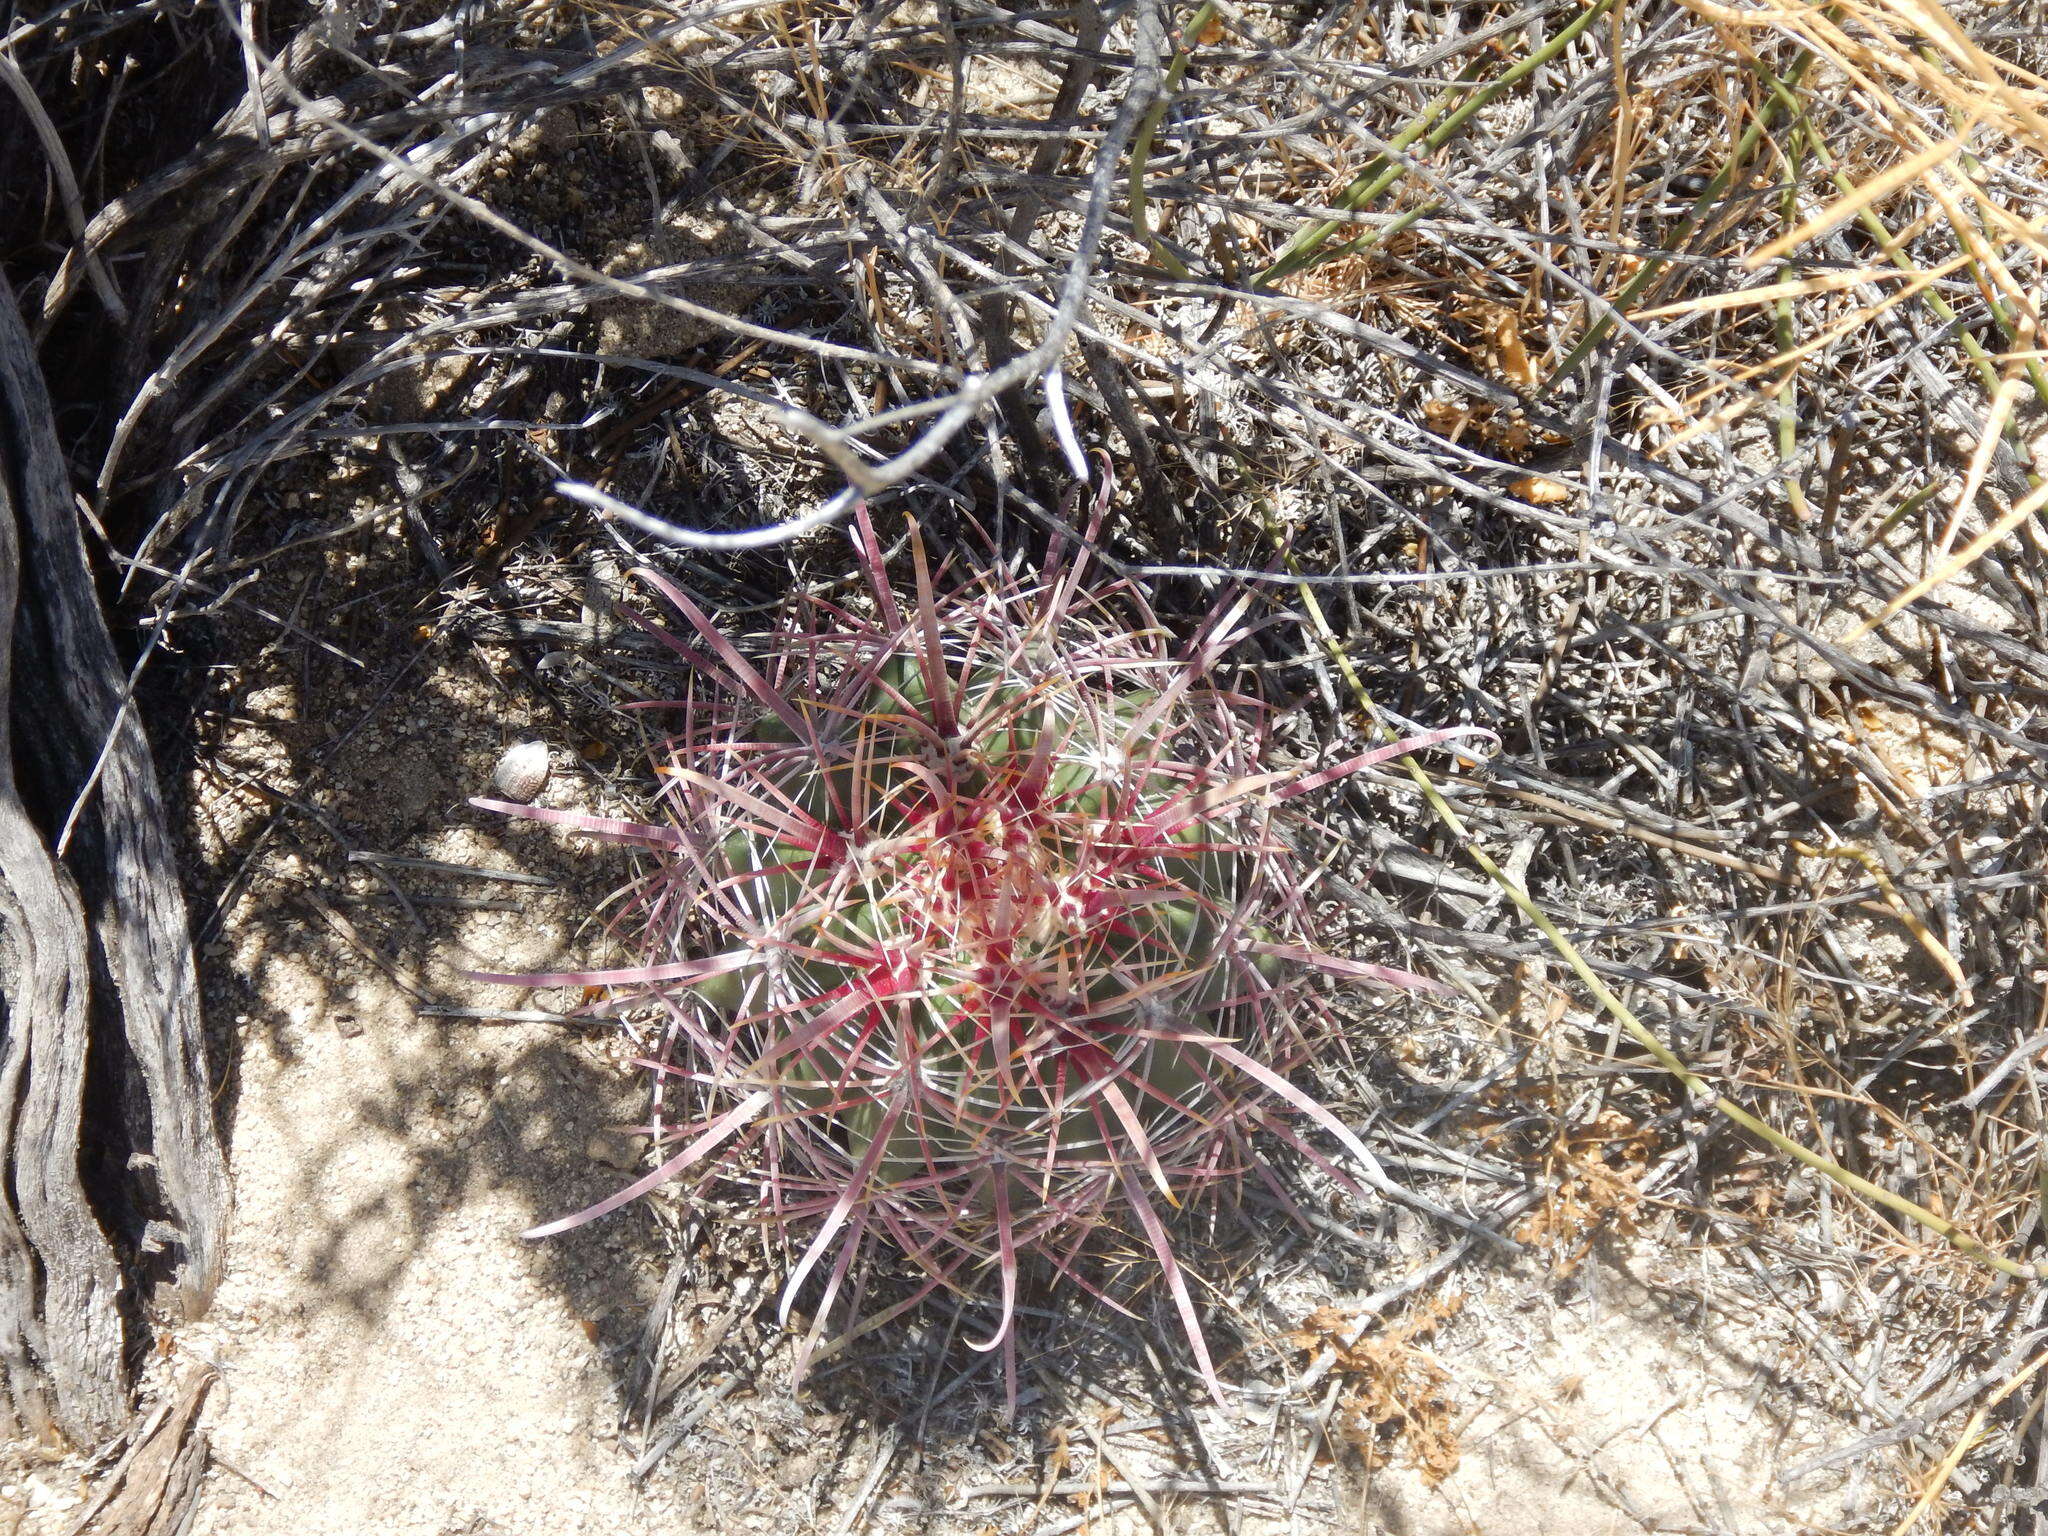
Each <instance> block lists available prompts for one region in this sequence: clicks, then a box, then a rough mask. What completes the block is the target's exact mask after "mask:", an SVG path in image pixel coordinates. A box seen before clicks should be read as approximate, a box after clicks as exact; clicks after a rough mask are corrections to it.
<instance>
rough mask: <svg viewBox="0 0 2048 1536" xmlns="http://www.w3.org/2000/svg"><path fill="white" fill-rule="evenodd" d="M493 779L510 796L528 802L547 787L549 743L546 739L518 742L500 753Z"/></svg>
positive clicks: (522, 802) (507, 797) (500, 789)
mask: <svg viewBox="0 0 2048 1536" xmlns="http://www.w3.org/2000/svg"><path fill="white" fill-rule="evenodd" d="M491 782H492V783H493V784H494V785H496V786H497V789H498V793H499V794H501V795H503V796H504V797H505V798H506V799H507V800H516V801H518V802H519V803H520V804H521V805H524V804H526V803H527V802H528V801H530V800H532V799H533V798H534V796H536V795H538V794H539V793H540V792H541V791H542V790H543V789H545V788H546V787H547V782H548V744H547V743H546V742H544V741H519V742H514V743H513V744H512V745H511V746H509V747H507V748H506V749H505V751H504V753H503V755H502V756H500V757H499V759H498V767H497V771H496V772H494V773H493V774H492V775H491Z"/></svg>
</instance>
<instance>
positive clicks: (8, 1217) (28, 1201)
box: [0, 278, 228, 1443]
mask: <svg viewBox="0 0 2048 1536" xmlns="http://www.w3.org/2000/svg"><path fill="white" fill-rule="evenodd" d="M0 699H4V700H5V702H6V708H5V709H4V710H0V1168H4V1172H5V1179H4V1183H0V1371H4V1374H5V1376H6V1385H7V1388H8V1392H9V1395H10V1396H11V1398H12V1400H13V1405H14V1408H15V1410H16V1412H17V1414H18V1415H19V1416H20V1418H21V1420H22V1422H23V1424H24V1426H25V1427H27V1428H28V1429H30V1430H31V1431H33V1432H36V1433H38V1434H48V1433H49V1432H50V1431H51V1430H53V1429H54V1430H56V1431H58V1432H61V1433H62V1434H64V1435H67V1436H69V1437H70V1438H71V1439H73V1440H75V1441H78V1442H81V1443H90V1442H93V1441H96V1440H98V1439H100V1438H102V1437H103V1436H104V1435H106V1434H107V1433H109V1432H110V1431H112V1430H113V1429H114V1428H116V1427H117V1426H118V1425H119V1424H120V1423H121V1422H122V1420H123V1419H124V1418H125V1415H126V1411H127V1363H126V1359H125V1349H124V1332H123V1321H122V1309H121V1307H120V1306H119V1305H118V1304H117V1303H118V1302H119V1298H120V1291H121V1288H122V1286H123V1285H124V1284H125V1283H127V1279H126V1276H125V1275H124V1269H123V1262H122V1261H123V1259H124V1258H125V1259H127V1260H129V1261H131V1262H132V1261H133V1260H135V1259H137V1258H138V1257H140V1256H141V1254H142V1253H143V1252H144V1251H155V1250H163V1249H175V1250H176V1254H177V1263H176V1269H175V1277H174V1282H173V1290H174V1293H175V1298H176V1301H177V1303H178V1304H179V1306H180V1307H181V1309H182V1310H183V1311H184V1312H185V1313H186V1314H187V1315H188V1316H189V1315H196V1314H197V1313H198V1312H200V1311H202V1310H203V1309H204V1308H205V1306H206V1304H207V1302H208V1301H209V1300H210V1299H211V1297H212V1294H213V1290H214V1287H215V1285H216V1284H217V1283H218V1281H219V1276H220V1264H221V1251H220V1240H221V1233H222V1230H223V1228H224V1225H225V1221H226V1216H227V1207H228V1185H227V1171H226V1165H225V1162H224V1160H223V1158H222V1155H221V1149H220V1142H219V1139H218V1136H217V1134H216V1132H215V1128H214V1124H213V1116H212V1109H211V1104H212V1092H211V1084H210V1080H209V1073H208V1071H207V1067H206V1052H205V1042H204V1038H203V1035H202V1033H201V1029H200V1018H199V1004H198V983H197V978H196V973H195V970H194V966H193V957H192V944H191V938H190V933H189V929H188V927H187V924H186V916H185V903H184V897H183V894H182V891H181V889H180V886H179V883H178V879H177V869H176V865H175V861H174V858H173V854H172V848H171V842H170V837H169V834H168V832H167V831H166V828H165V823H164V817H163V805H162V799H161V796H160V794H159V791H158V786H157V778H156V769H155V766H154V764H153V763H152V761H151V759H150V755H149V748H148V744H147V742H146V741H145V740H144V738H143V734H142V730H141V727H140V726H139V725H138V723H137V722H136V719H135V716H134V710H133V705H132V702H131V701H129V698H128V685H127V678H126V677H125V675H124V673H123V671H122V669H121V667H120V664H119V661H118V658H117V656H116V654H115V651H114V647H113V643H112V641H111V639H110V638H109V635H108V632H107V628H106V624H105V621H104V619H103V617H102V615H101V612H100V607H99V600H98V595H97V593H96V592H95V590H94V588H93V583H92V576H91V573H90V570H89V569H88V567H87V564H86V559H85V548H84V543H83V540H82V538H81V536H80V532H79V525H78V515H77V510H76V506H75V503H74V501H73V498H72V493H71V488H70V477H69V475H68V473H67V470H66V466H65V461H64V458H63V454H62V450H61V448H60V447H59V444H58V439H57V434H56V429H55V425H54V423H53V421H52V419H51V413H50V402H49V396H48V393H47V392H46V390H45V389H44V386H43V380H42V374H41V371H40V368H39V366H38V364H37V361H36V357H35V353H34V351H33V349H32V347H31V345H30V341H29V336H28V332H27V331H26V329H25V328H24V327H23V325H22V323H21V317H20V314H19V311H18V310H17V309H16V307H15V302H14V295H13V292H12V290H11V289H10V288H9V287H8V285H7V283H6V281H5V279H4V278H0ZM74 806H77V807H79V809H78V811H77V813H76V815H75V818H74V815H73V808H74ZM74 819H75V822H76V825H75V827H74V828H73V830H72V832H71V836H70V839H69V841H68V843H67V844H66V845H65V846H64V847H63V848H62V849H61V850H56V848H55V845H56V842H57V839H58V838H59V837H60V835H61V833H62V829H63V827H64V826H65V824H66V822H67V821H71V820H74ZM95 1052H98V1053H103V1054H102V1055H101V1057H100V1058H99V1059H98V1060H96V1061H95V1060H94V1059H93V1053H95ZM89 1061H93V1065H94V1069H95V1072H96V1073H98V1074H100V1075H102V1076H103V1077H104V1079H105V1080H106V1081H107V1082H109V1083H110V1084H112V1085H113V1086H114V1091H113V1092H112V1093H109V1094H100V1095H95V1097H94V1100H93V1102H94V1105H95V1106H96V1107H97V1106H100V1105H101V1102H102V1101H103V1100H104V1101H105V1105H106V1106H107V1107H105V1108H101V1109H99V1116H98V1117H97V1118H104V1117H107V1116H111V1117H113V1119H114V1121H115V1123H111V1124H107V1123H96V1117H89V1116H88V1113H87V1103H86V1094H85V1086H86V1073H87V1066H88V1062H89ZM109 1145H112V1146H125V1147H128V1148H130V1149H132V1154H131V1155H130V1156H129V1157H128V1158H127V1159H126V1164H125V1166H120V1167H117V1168H116V1169H115V1170H114V1174H115V1177H116V1178H117V1179H119V1180H121V1181H122V1184H123V1187H120V1188H113V1189H108V1188H95V1189H93V1190H92V1191H91V1192H90V1195H89V1194H88V1190H87V1188H86V1181H85V1178H84V1176H83V1174H82V1172H81V1167H82V1161H81V1155H82V1153H84V1152H86V1151H88V1150H91V1149H93V1148H96V1147H105V1146H109ZM109 1210H120V1211H122V1212H124V1213H145V1214H147V1215H148V1216H149V1218H150V1219H149V1220H148V1222H147V1226H146V1229H145V1230H144V1231H143V1232H139V1233H138V1232H134V1231H124V1232H122V1233H120V1234H118V1243H117V1237H116V1236H110V1234H109V1232H108V1230H107V1229H106V1226H105V1224H104V1222H103V1218H102V1214H101V1213H103V1212H106V1211H109ZM117 1246H118V1248H119V1249H120V1250H122V1251H118V1252H117Z"/></svg>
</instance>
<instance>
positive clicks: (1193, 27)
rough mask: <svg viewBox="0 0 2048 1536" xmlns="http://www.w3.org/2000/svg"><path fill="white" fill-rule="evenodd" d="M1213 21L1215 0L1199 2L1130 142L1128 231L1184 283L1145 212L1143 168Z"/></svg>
mask: <svg viewBox="0 0 2048 1536" xmlns="http://www.w3.org/2000/svg"><path fill="white" fill-rule="evenodd" d="M1215 19H1216V0H1202V3H1201V5H1199V6H1198V7H1196V9H1195V14H1194V15H1192V16H1190V17H1189V18H1188V24H1187V25H1186V26H1185V27H1183V28H1181V32H1180V37H1179V38H1178V40H1176V41H1175V43H1174V45H1173V62H1171V63H1170V64H1168V65H1167V66H1166V88H1165V89H1164V90H1163V91H1161V92H1160V93H1159V99H1158V100H1157V101H1155V102H1153V103H1152V106H1151V109H1150V110H1149V111H1147V112H1146V114H1145V120H1144V121H1143V122H1141V123H1140V124H1138V131H1137V134H1136V135H1135V136H1134V137H1133V138H1132V140H1131V195H1130V216H1131V229H1132V231H1133V232H1134V233H1136V235H1137V237H1138V238H1139V239H1140V240H1142V241H1144V242H1145V244H1146V245H1147V246H1148V247H1150V249H1151V251H1152V256H1153V259H1154V260H1156V261H1157V262H1158V263H1159V264H1160V265H1161V266H1162V267H1164V268H1166V270H1167V271H1168V272H1171V273H1172V274H1173V275H1174V276H1175V277H1177V278H1179V279H1180V280H1181V281H1183V282H1185V281H1187V279H1188V277H1189V276H1190V274H1189V272H1188V269H1187V266H1186V264H1185V263H1184V262H1182V261H1181V259H1180V258H1179V257H1178V256H1176V255H1174V254H1173V252H1172V251H1170V250H1168V249H1167V248H1166V245H1165V243H1164V242H1163V241H1161V240H1160V239H1159V238H1158V237H1157V236H1156V235H1154V234H1153V233H1152V224H1151V220H1150V218H1149V216H1148V215H1147V214H1146V212H1145V166H1146V163H1147V162H1148V161H1149V160H1150V159H1151V158H1152V139H1153V136H1154V135H1156V134H1157V133H1158V132H1159V125H1160V124H1161V123H1163V122H1165V121H1166V109H1167V108H1168V107H1170V106H1172V105H1173V98H1174V97H1175V96H1176V95H1178V94H1179V92H1180V86H1181V81H1183V80H1185V79H1186V78H1187V73H1188V52H1189V45H1190V44H1191V43H1192V42H1193V41H1194V40H1196V39H1198V38H1200V37H1201V35H1202V33H1203V32H1204V31H1205V30H1207V28H1208V26H1209V23H1210V22H1212V21H1214V20H1215Z"/></svg>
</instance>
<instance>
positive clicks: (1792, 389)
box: [1773, 143, 1806, 521]
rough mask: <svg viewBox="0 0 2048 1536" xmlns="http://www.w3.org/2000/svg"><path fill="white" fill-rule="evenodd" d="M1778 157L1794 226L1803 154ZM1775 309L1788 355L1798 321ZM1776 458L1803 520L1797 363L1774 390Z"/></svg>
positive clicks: (1786, 213)
mask: <svg viewBox="0 0 2048 1536" xmlns="http://www.w3.org/2000/svg"><path fill="white" fill-rule="evenodd" d="M1779 159H1780V160H1781V162H1782V163H1783V164H1784V167H1785V199H1784V205H1783V209H1782V217H1783V218H1784V220H1785V227H1786V228H1787V229H1788V230H1789V229H1796V228H1797V227H1798V224H1799V184H1800V180H1801V176H1800V172H1801V169H1802V165H1803V156H1802V155H1801V154H1800V153H1799V149H1798V147H1797V144H1796V143H1795V145H1794V147H1793V148H1792V149H1791V150H1790V151H1789V152H1787V153H1785V154H1781V155H1780V156H1779ZM1796 275H1797V268H1796V267H1795V266H1794V264H1793V262H1792V260H1791V258H1790V257H1789V256H1788V257H1787V258H1786V259H1785V260H1784V261H1783V262H1781V263H1779V266H1778V276H1779V278H1780V279H1781V280H1789V279H1791V278H1792V277H1794V276H1796ZM1773 309H1774V310H1775V312H1776V330H1777V339H1778V351H1779V353H1780V354H1781V355H1783V356H1786V357H1789V356H1791V355H1792V353H1794V352H1796V351H1797V350H1798V349H1799V324H1798V318H1797V311H1796V309H1795V307H1794V305H1793V302H1792V300H1791V299H1789V298H1781V299H1779V300H1778V301H1777V303H1776V304H1775V305H1774V306H1773ZM1777 406H1778V461H1779V462H1780V463H1782V464H1784V465H1786V466H1787V469H1786V471H1785V500H1786V502H1787V504H1788V505H1789V506H1790V507H1791V508H1792V515H1793V516H1794V517H1796V518H1799V519H1800V520H1802V521H1804V519H1805V517H1806V491H1805V489H1804V488H1803V487H1802V486H1801V485H1800V483H1799V477H1798V475H1797V474H1795V473H1794V472H1793V471H1792V469H1791V468H1790V466H1791V465H1792V464H1793V463H1794V462H1796V461H1797V459H1798V457H1799V365H1798V364H1797V363H1793V364H1791V365H1790V371H1789V372H1788V373H1787V374H1786V375H1785V380H1784V383H1783V385H1782V386H1781V387H1780V390H1779V394H1778V401H1777Z"/></svg>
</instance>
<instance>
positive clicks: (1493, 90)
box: [1252, 0, 1615, 288]
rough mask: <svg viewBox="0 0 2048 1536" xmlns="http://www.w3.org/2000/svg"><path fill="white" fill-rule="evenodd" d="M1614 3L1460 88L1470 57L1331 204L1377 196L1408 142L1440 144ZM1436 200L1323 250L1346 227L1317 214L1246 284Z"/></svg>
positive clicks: (1398, 167) (1398, 226)
mask: <svg viewBox="0 0 2048 1536" xmlns="http://www.w3.org/2000/svg"><path fill="white" fill-rule="evenodd" d="M1614 5H1615V0H1594V3H1593V4H1592V5H1590V6H1588V7H1587V8H1586V9H1585V10H1583V11H1581V12H1580V13H1579V14H1578V15H1577V16H1575V17H1573V18H1572V20H1571V21H1569V22H1567V23H1566V24H1565V25H1564V26H1563V27H1561V28H1559V29H1558V33H1557V35H1556V36H1555V37H1553V38H1551V39H1550V40H1549V41H1548V42H1546V43H1544V44H1543V46H1542V47H1540V48H1538V49H1537V50H1536V51H1535V52H1534V53H1531V54H1529V55H1527V56H1526V57H1524V58H1522V59H1520V60H1518V61H1517V62H1516V63H1515V64H1513V65H1512V66H1511V67H1509V68H1508V69H1507V70H1506V71H1505V72H1504V73H1503V74H1502V75H1501V76H1500V78H1499V79H1497V80H1494V81H1493V82H1491V83H1490V84H1488V85H1485V86H1482V87H1481V88H1480V89H1478V90H1473V91H1468V90H1465V89H1462V87H1463V86H1464V85H1466V84H1469V83H1471V82H1473V81H1476V80H1477V79H1478V78H1479V72H1480V67H1481V61H1480V60H1478V59H1474V60H1473V61H1472V62H1471V63H1469V64H1467V65H1466V66H1465V68H1464V69H1463V70H1462V71H1461V72H1460V73H1459V75H1458V81H1459V84H1458V86H1454V87H1452V88H1450V89H1447V90H1445V91H1442V92H1440V93H1439V94H1438V95H1437V98H1436V99H1435V100H1434V101H1432V102H1431V103H1430V104H1429V105H1428V106H1426V107H1424V108H1423V109H1422V110H1421V111H1420V112H1418V113H1417V114H1416V115H1415V117H1414V119H1413V120H1412V121H1411V122H1410V123H1409V124H1408V126H1407V127H1405V128H1403V129H1402V130H1401V131H1400V132H1399V133H1398V134H1396V135H1395V136H1394V137H1393V138H1392V139H1390V140H1389V141H1388V145H1387V152H1386V153H1385V154H1379V155H1375V156H1373V158H1372V159H1371V160H1369V161H1368V162H1367V163H1366V167H1365V169H1364V170H1363V171H1361V172H1360V173H1359V174H1358V176H1357V177H1356V178H1355V179H1354V180H1353V181H1352V183H1351V185H1350V186H1348V187H1346V188H1345V189H1344V191H1343V192H1342V193H1341V194H1340V195H1339V196H1338V198H1337V200H1336V206H1337V207H1339V208H1341V209H1343V210H1344V211H1345V212H1346V213H1354V212H1356V211H1357V210H1358V209H1360V208H1363V207H1365V206H1366V205H1367V204H1369V203H1372V202H1374V201H1375V200H1377V199H1378V198H1379V196H1380V195H1381V194H1382V193H1384V192H1385V191H1386V190H1387V189H1388V188H1389V187H1391V186H1393V185H1394V183H1395V182H1397V181H1399V180H1400V179H1401V178H1402V177H1403V176H1405V175H1406V174H1407V173H1408V167H1407V165H1406V163H1405V160H1404V155H1403V152H1404V151H1406V150H1407V149H1408V148H1410V146H1412V145H1414V144H1416V143H1417V142H1418V141H1420V143H1421V146H1422V150H1421V152H1422V153H1423V154H1433V153H1435V152H1436V151H1437V150H1439V149H1441V148H1443V146H1444V145H1446V144H1448V143H1449V142H1450V141H1451V140H1452V139H1454V138H1456V137H1457V136H1458V133H1459V132H1460V131H1461V130H1462V129H1463V128H1464V126H1465V125H1466V124H1467V123H1469V122H1470V121H1471V120H1472V118H1473V117H1474V116H1475V115H1476V114H1477V113H1479V112H1481V111H1483V110H1484V109H1485V108H1486V107H1487V106H1488V105H1489V104H1490V103H1492V102H1493V101H1495V100H1496V99H1498V98H1499V96H1500V95H1501V94H1502V93H1503V92H1505V91H1509V90H1512V89H1513V88H1514V87H1515V86H1517V85H1519V84H1520V83H1521V82H1522V81H1523V80H1525V79H1527V78H1528V77H1529V76H1530V75H1532V74H1534V73H1535V72H1536V71H1537V70H1539V69H1541V68H1542V67H1543V66H1544V65H1545V64H1548V63H1549V62H1550V61H1551V60H1552V59H1554V58H1556V57H1557V56H1558V55H1559V54H1560V53H1562V52H1564V50H1565V49H1567V48H1569V47H1570V46H1571V45H1572V43H1573V42H1575V41H1576V40H1577V39H1578V37H1579V35H1580V34H1581V33H1582V32H1584V31H1585V30H1586V29H1587V28H1588V27H1590V26H1592V25H1593V24H1594V23H1595V22H1597V21H1598V20H1599V19H1600V18H1601V17H1602V16H1605V15H1606V14H1607V13H1608V12H1609V11H1610V10H1612V9H1613V8H1614ZM1439 119H1441V121H1439ZM1432 124H1433V125H1434V126H1432ZM1436 206H1437V205H1436V204H1435V203H1428V204H1425V205H1423V206H1422V207H1419V208H1412V209H1410V210H1408V211H1407V212H1406V213H1404V214H1402V215H1401V216H1400V217H1399V218H1398V219H1396V220H1395V221H1394V222H1393V223H1392V224H1391V225H1389V226H1387V227H1386V228H1384V229H1379V230H1373V231H1370V232H1368V233H1367V234H1364V235H1361V236H1359V237H1358V239H1356V240H1353V241H1348V242H1346V243H1345V244H1344V245H1342V246H1339V247H1338V248H1337V249H1336V250H1334V251H1324V250H1323V246H1324V245H1325V244H1326V243H1327V242H1328V241H1329V239H1330V237H1331V236H1332V235H1334V234H1336V233H1337V231H1338V230H1340V229H1343V228H1345V227H1346V225H1347V221H1346V220H1343V219H1322V220H1319V221H1317V222H1316V223H1314V224H1311V225H1310V226H1309V227H1308V228H1307V229H1304V230H1302V231H1301V232H1300V233H1299V234H1297V235H1296V236H1295V237H1294V238H1293V239H1292V240H1290V241H1288V242H1287V245H1286V247H1285V248H1284V249H1283V250H1282V251H1281V252H1280V254H1279V255H1278V256H1276V257H1275V258H1274V259H1273V262H1272V264H1271V265H1270V266H1268V267H1267V268H1266V269H1265V270H1264V271H1262V272H1260V273H1259V274H1258V275H1257V276H1256V277H1254V278H1253V279H1252V286H1253V287H1254V288H1265V287H1269V286H1271V285H1272V284H1274V283H1277V282H1279V281H1280V280H1281V279H1282V278H1285V277H1292V276H1293V275H1294V274H1295V273H1297V272H1299V271H1301V270H1302V269H1303V268H1305V267H1308V266H1312V265H1313V264H1315V263H1316V262H1318V261H1325V260H1330V259H1332V258H1334V257H1337V256H1341V255H1343V254H1345V253H1346V252H1348V251H1354V250H1359V249H1362V248H1363V247H1365V246H1366V245H1370V244H1371V243H1373V242H1374V241H1376V240H1384V239H1386V238H1387V237H1388V236H1389V235H1392V234H1394V233H1397V232H1398V231H1400V230H1403V229H1406V228H1407V227H1408V226H1409V225H1411V224H1413V223H1415V221H1416V220H1418V219H1422V218H1426V217H1428V215H1429V214H1430V213H1431V212H1432V211H1433V210H1434V209H1435V208H1436Z"/></svg>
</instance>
